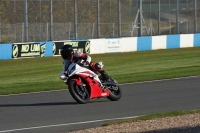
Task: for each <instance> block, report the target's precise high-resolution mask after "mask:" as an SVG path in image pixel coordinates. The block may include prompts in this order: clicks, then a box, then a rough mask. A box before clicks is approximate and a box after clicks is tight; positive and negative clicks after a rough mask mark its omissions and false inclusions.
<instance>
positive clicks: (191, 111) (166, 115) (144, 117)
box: [102, 109, 200, 126]
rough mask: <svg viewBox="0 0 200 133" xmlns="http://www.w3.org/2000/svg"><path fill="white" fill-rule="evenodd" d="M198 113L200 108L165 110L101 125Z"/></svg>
mask: <svg viewBox="0 0 200 133" xmlns="http://www.w3.org/2000/svg"><path fill="white" fill-rule="evenodd" d="M196 113H200V109H198V110H187V111H174V112H167V113H157V114H150V115H145V116H139V117H136V118H130V119H125V120H115V121H111V122H107V123H104V124H103V125H102V126H109V125H115V124H116V125H117V124H121V123H126V122H137V121H144V120H152V119H157V118H165V117H174V116H180V115H186V114H196Z"/></svg>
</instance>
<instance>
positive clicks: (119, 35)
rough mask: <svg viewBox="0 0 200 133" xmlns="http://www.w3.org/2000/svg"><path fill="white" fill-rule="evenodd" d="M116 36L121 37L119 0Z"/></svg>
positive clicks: (119, 2) (119, 1) (119, 4)
mask: <svg viewBox="0 0 200 133" xmlns="http://www.w3.org/2000/svg"><path fill="white" fill-rule="evenodd" d="M118 37H121V0H118Z"/></svg>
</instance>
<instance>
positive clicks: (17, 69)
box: [0, 47, 200, 95]
mask: <svg viewBox="0 0 200 133" xmlns="http://www.w3.org/2000/svg"><path fill="white" fill-rule="evenodd" d="M91 57H92V60H93V61H96V62H98V61H103V63H104V65H105V66H104V69H105V70H106V71H107V73H108V74H109V75H111V76H112V77H114V78H115V79H116V80H117V81H118V82H119V83H127V82H139V81H147V80H156V79H166V78H176V77H185V76H194V75H200V47H196V48H184V49H170V50H155V51H139V52H127V53H111V54H100V55H91ZM62 68H63V66H62V59H61V57H44V58H29V59H16V60H0V95H6V94H13V93H27V92H33V91H34V92H36V91H47V90H59V89H65V88H67V86H66V85H65V84H64V83H63V81H61V80H60V79H59V74H60V72H61V70H62Z"/></svg>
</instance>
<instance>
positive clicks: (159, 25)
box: [158, 0, 160, 35]
mask: <svg viewBox="0 0 200 133" xmlns="http://www.w3.org/2000/svg"><path fill="white" fill-rule="evenodd" d="M158 35H160V0H158Z"/></svg>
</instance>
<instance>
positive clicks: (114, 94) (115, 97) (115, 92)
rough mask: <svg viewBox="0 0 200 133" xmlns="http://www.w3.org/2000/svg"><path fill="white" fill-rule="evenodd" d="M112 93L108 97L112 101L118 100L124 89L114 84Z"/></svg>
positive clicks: (111, 89)
mask: <svg viewBox="0 0 200 133" xmlns="http://www.w3.org/2000/svg"><path fill="white" fill-rule="evenodd" d="M109 90H110V95H109V96H108V97H107V98H108V99H109V100H111V101H118V100H119V99H120V98H121V96H122V90H121V88H120V87H119V86H112V87H111V88H110V89H109Z"/></svg>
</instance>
